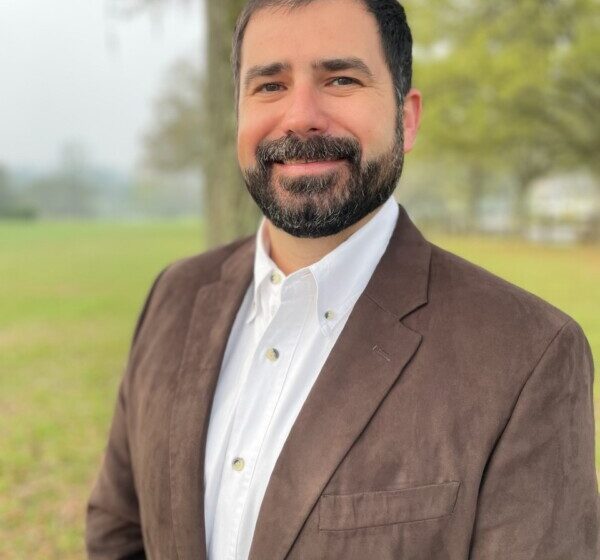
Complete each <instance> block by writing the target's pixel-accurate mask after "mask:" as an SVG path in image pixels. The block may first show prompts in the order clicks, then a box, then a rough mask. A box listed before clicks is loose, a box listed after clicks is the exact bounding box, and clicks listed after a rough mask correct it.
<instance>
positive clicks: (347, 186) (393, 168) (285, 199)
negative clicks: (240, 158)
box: [242, 109, 404, 238]
mask: <svg viewBox="0 0 600 560" xmlns="http://www.w3.org/2000/svg"><path fill="white" fill-rule="evenodd" d="M401 115H402V110H401V109H399V110H398V115H397V118H396V132H395V137H394V144H393V146H392V148H391V149H390V150H389V151H388V152H385V153H384V154H382V155H380V156H378V157H376V158H373V159H370V160H367V161H365V162H364V163H362V149H361V146H360V144H359V142H358V141H357V140H356V139H355V138H348V137H333V136H329V135H315V136H310V137H308V138H307V139H306V140H302V139H301V138H299V137H298V136H297V135H295V134H290V135H287V136H285V137H283V138H280V139H277V140H270V141H267V140H264V141H262V142H261V143H260V144H259V145H258V146H257V149H256V161H257V164H256V166H255V167H252V168H248V169H243V170H242V175H243V177H244V181H245V183H246V187H247V188H248V192H249V193H250V195H251V196H252V198H253V199H254V201H255V202H256V204H257V205H258V207H259V208H260V210H261V211H262V213H263V214H264V215H265V217H266V218H268V219H269V220H270V221H271V223H272V224H273V225H274V226H275V227H277V228H279V229H282V230H283V231H285V232H286V233H289V234H290V235H293V236H295V237H312V238H316V237H324V236H328V235H334V234H336V233H339V232H340V231H342V230H344V229H346V228H348V227H350V226H352V225H354V224H355V223H356V222H358V221H359V220H361V219H362V218H364V217H365V216H366V215H367V214H369V213H371V212H372V211H373V210H375V209H377V208H379V207H380V206H381V205H382V204H383V203H384V202H385V201H386V200H388V199H389V197H390V196H392V194H393V192H394V189H395V188H396V185H397V183H398V181H399V180H400V176H401V175H402V168H403V164H404V129H403V123H402V117H401ZM294 160H295V161H311V162H313V161H335V160H342V161H343V163H342V164H341V165H338V166H337V167H338V169H336V170H335V171H328V172H324V173H315V174H310V175H301V176H295V177H288V176H282V175H279V176H277V177H274V174H273V166H274V165H275V164H276V163H283V162H285V161H294Z"/></svg>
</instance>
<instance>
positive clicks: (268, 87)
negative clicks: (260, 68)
mask: <svg viewBox="0 0 600 560" xmlns="http://www.w3.org/2000/svg"><path fill="white" fill-rule="evenodd" d="M280 88H281V84H277V83H275V82H268V83H266V84H262V85H260V86H258V87H257V88H256V92H258V93H263V92H264V93H275V92H277V91H279V89H280Z"/></svg>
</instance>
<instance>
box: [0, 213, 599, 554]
mask: <svg viewBox="0 0 600 560" xmlns="http://www.w3.org/2000/svg"><path fill="white" fill-rule="evenodd" d="M431 239H432V241H434V242H436V243H437V244H439V245H441V246H443V247H445V248H448V249H449V250H451V251H453V252H456V253H458V254H460V255H463V256H465V257H466V258H468V259H469V260H472V261H474V262H477V263H479V264H481V265H482V266H484V267H486V268H488V269H490V270H491V271H493V272H495V273H497V274H499V275H500V276H503V277H505V278H507V279H509V280H511V281H513V282H515V283H516V284H518V285H520V286H522V287H524V288H526V289H529V290H530V291H532V292H534V293H536V294H538V295H540V296H541V297H543V298H545V299H547V300H549V301H550V302H552V303H554V304H555V305H557V306H558V307H560V308H561V309H563V310H565V311H566V312H567V313H569V314H570V315H572V316H573V317H574V318H575V319H576V320H577V321H579V322H580V323H581V325H582V326H583V328H584V330H585V331H586V334H587V336H588V338H589V340H590V343H591V345H592V349H593V352H594V355H595V359H596V363H598V357H599V356H600V313H598V303H599V301H600V250H599V248H598V247H596V248H569V249H560V248H540V247H536V246H529V245H526V244H522V243H514V242H509V241H494V240H484V239H469V238H441V237H433V236H432V237H431ZM201 249H202V236H201V228H200V226H199V225H198V224H196V223H193V222H176V223H171V222H168V223H153V224H147V223H146V224H137V225H136V224H110V223H77V222H71V223H65V222H61V223H48V222H46V223H43V222H40V223H33V224H24V223H6V222H5V223H2V222H0V285H1V287H2V289H1V290H0V425H1V426H2V438H1V439H0V542H1V543H2V545H1V550H2V552H1V554H0V556H1V557H2V558H3V559H6V560H13V559H14V560H16V559H19V560H22V559H23V558H43V559H44V560H52V559H61V560H70V559H76V558H77V559H79V558H82V557H83V556H84V554H83V537H82V535H83V523H84V511H85V503H86V500H87V497H88V495H89V491H90V488H91V484H92V481H93V479H94V477H95V475H96V472H97V469H98V466H99V462H100V457H101V454H102V451H103V448H104V445H105V443H106V435H107V429H108V424H109V421H110V417H111V415H112V407H113V403H114V398H115V394H116V389H117V383H118V381H119V379H120V377H121V374H122V370H123V367H124V363H125V359H126V354H127V350H128V345H129V341H130V338H131V334H132V330H133V326H134V322H135V319H136V316H137V313H138V312H139V309H140V306H141V304H142V302H143V299H144V296H145V294H146V291H147V290H148V288H149V287H150V283H151V281H152V280H153V278H154V276H155V275H156V274H157V272H158V271H159V270H160V269H161V268H162V267H163V266H164V265H165V264H167V263H169V262H171V261H173V260H175V259H177V258H179V257H181V256H184V255H189V254H192V253H196V252H199V251H200V250H201ZM595 402H596V410H599V411H600V392H599V388H598V386H597V385H596V387H595ZM599 416H600V414H597V415H596V419H597V436H600V427H599V425H598V420H599V418H598V417H599ZM598 439H599V440H600V438H598ZM597 452H598V453H599V455H597V464H598V465H599V466H600V446H597Z"/></svg>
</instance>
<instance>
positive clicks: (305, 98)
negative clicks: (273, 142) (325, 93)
mask: <svg viewBox="0 0 600 560" xmlns="http://www.w3.org/2000/svg"><path fill="white" fill-rule="evenodd" d="M289 99H290V104H289V106H288V107H287V109H286V111H285V113H284V115H283V118H282V122H281V126H282V129H283V132H284V133H285V134H286V135H289V134H292V133H294V134H297V135H298V136H304V137H305V136H311V135H313V134H324V133H325V132H326V131H327V129H328V128H329V117H328V116H327V113H326V112H325V111H324V109H323V107H322V106H321V103H320V100H319V95H318V92H317V91H315V89H314V87H312V86H311V85H308V84H304V85H296V86H295V87H294V88H293V89H292V91H291V94H290V97H289Z"/></svg>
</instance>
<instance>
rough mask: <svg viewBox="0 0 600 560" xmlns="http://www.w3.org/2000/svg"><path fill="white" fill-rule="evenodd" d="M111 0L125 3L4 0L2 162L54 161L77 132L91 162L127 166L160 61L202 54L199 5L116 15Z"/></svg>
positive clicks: (147, 113) (135, 152)
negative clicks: (130, 15)
mask: <svg viewBox="0 0 600 560" xmlns="http://www.w3.org/2000/svg"><path fill="white" fill-rule="evenodd" d="M111 3H112V5H115V4H116V5H123V6H124V5H131V3H128V1H127V0H51V1H48V0H0V164H5V165H8V166H9V167H14V166H33V167H36V168H45V167H49V166H53V165H54V164H55V163H56V161H57V158H58V156H59V153H60V150H61V148H62V146H63V145H64V144H65V143H67V142H71V141H76V142H81V143H82V144H83V145H84V146H85V147H86V149H87V152H88V155H89V156H90V159H91V160H92V162H93V163H95V164H98V165H103V166H109V167H114V168H117V169H119V170H122V171H129V170H131V169H132V167H133V165H134V164H135V161H136V159H137V158H139V156H140V137H141V135H142V133H143V132H144V130H145V129H147V128H148V126H149V125H150V123H151V122H152V101H153V99H154V98H156V96H157V95H158V94H159V93H160V91H161V85H162V84H163V83H164V79H163V78H164V76H165V73H166V70H167V69H168V68H169V66H170V64H172V63H173V62H174V61H175V60H176V59H177V58H179V57H180V56H189V57H192V56H196V57H198V60H201V55H200V51H201V49H202V46H203V44H204V39H203V37H204V24H203V11H202V9H201V7H199V2H197V1H196V2H191V3H190V4H191V6H190V7H189V8H170V9H169V10H168V11H166V12H165V13H163V14H162V17H153V16H152V14H149V13H145V14H142V15H138V16H136V17H135V18H133V19H121V18H117V17H115V16H114V15H111ZM168 3H170V4H173V3H174V2H173V1H170V2H168Z"/></svg>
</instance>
